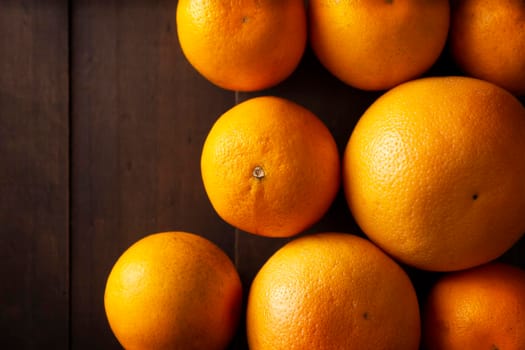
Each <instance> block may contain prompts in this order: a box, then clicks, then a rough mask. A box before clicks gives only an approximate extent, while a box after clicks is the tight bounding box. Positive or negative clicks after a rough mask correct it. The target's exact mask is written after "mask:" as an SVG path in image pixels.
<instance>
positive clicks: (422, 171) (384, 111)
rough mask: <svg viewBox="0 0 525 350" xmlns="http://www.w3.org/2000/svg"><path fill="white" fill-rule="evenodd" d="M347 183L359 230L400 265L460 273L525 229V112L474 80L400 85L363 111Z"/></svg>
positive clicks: (346, 167)
mask: <svg viewBox="0 0 525 350" xmlns="http://www.w3.org/2000/svg"><path fill="white" fill-rule="evenodd" d="M343 177H344V178H343V183H344V188H345V193H346V198H347V201H348V204H349V206H350V209H351V211H352V213H353V215H354V217H355V219H356V221H357V223H358V224H359V226H360V227H361V228H362V230H363V231H364V232H365V233H366V234H367V235H368V237H370V238H371V239H372V240H373V241H374V242H375V243H376V244H378V245H379V246H380V247H382V248H383V249H384V250H386V251H387V252H388V253H389V254H391V255H392V256H393V257H395V258H396V259H399V260H400V261H402V262H404V263H406V264H410V265H412V266H415V267H418V268H421V269H427V270H440V271H448V270H458V269H463V268H468V267H472V266H475V265H479V264H482V263H485V262H488V261H490V260H492V259H495V258H497V257H498V256H500V255H501V254H502V253H504V252H505V251H506V250H507V249H508V248H510V247H511V246H512V245H513V244H514V243H515V242H516V241H517V240H518V239H519V238H520V237H521V236H522V234H523V233H524V232H525V215H524V213H525V181H524V179H525V108H524V107H523V106H522V105H521V103H520V102H519V101H518V100H517V99H516V98H515V97H514V96H513V95H511V94H510V93H509V92H507V91H506V90H504V89H502V88H500V87H498V86H496V85H494V84H491V83H488V82H485V81H482V80H478V79H473V78H467V77H436V78H424V79H419V80H414V81H411V82H407V83H404V84H402V85H399V86H397V87H395V88H393V89H392V90H390V91H389V92H387V93H386V94H384V95H383V96H381V97H380V98H379V99H378V100H376V101H375V102H374V103H373V104H372V105H371V106H370V107H369V108H368V110H366V111H365V113H364V114H363V115H362V117H361V118H360V120H359V121H358V123H357V125H356V127H355V129H354V130H353V132H352V135H351V137H350V140H349V141H348V144H347V147H346V150H345V155H344V159H343Z"/></svg>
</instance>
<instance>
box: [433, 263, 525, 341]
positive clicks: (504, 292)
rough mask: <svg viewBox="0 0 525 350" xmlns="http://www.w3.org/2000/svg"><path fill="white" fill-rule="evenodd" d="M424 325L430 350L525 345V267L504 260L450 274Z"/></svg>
mask: <svg viewBox="0 0 525 350" xmlns="http://www.w3.org/2000/svg"><path fill="white" fill-rule="evenodd" d="M423 324H424V336H423V338H424V343H425V345H426V347H425V349H428V350H464V349H487V350H523V349H525V271H523V270H521V269H519V268H517V267H514V266H510V265H505V264H501V263H498V264H488V265H483V266H480V267H476V268H473V269H471V270H467V271H460V272H457V273H452V274H448V275H445V276H444V277H443V278H442V279H441V280H439V281H438V282H437V283H436V285H435V286H434V287H433V288H432V290H431V292H430V294H429V297H428V299H427V300H426V302H425V316H424V322H423Z"/></svg>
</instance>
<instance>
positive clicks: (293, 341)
mask: <svg viewBox="0 0 525 350" xmlns="http://www.w3.org/2000/svg"><path fill="white" fill-rule="evenodd" d="M246 326H247V337H248V344H249V347H250V349H251V350H264V349H268V350H280V349H283V350H294V349H297V350H302V349H326V350H328V349H334V350H340V349H405V350H410V349H413V350H415V349H418V346H419V340H420V319H419V307H418V301H417V298H416V294H415V291H414V288H413V286H412V283H411V281H410V280H409V278H408V276H407V275H406V273H405V272H404V271H403V270H402V269H401V268H400V267H399V265H397V264H396V263H395V262H394V261H393V260H392V259H390V258H389V257H388V256H387V255H386V254H384V253H383V252H382V251H381V250H380V249H378V248H377V247H376V246H375V245H373V244H372V243H370V241H368V240H365V239H363V238H360V237H357V236H354V235H349V234H344V233H323V234H315V235H306V236H302V237H301V238H298V239H295V240H292V241H291V242H290V243H287V244H286V245H285V246H283V247H282V248H281V249H279V250H278V251H277V252H276V253H275V254H274V255H273V256H271V257H270V259H269V260H268V261H267V262H266V263H265V264H264V266H263V267H262V268H261V269H260V271H259V272H258V273H257V275H256V277H255V279H254V280H253V283H252V286H251V288H250V291H249V296H248V305H247V313H246Z"/></svg>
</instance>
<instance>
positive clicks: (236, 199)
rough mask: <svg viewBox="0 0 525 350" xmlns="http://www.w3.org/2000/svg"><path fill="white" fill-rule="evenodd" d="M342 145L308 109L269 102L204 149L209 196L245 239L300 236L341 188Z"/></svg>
mask: <svg viewBox="0 0 525 350" xmlns="http://www.w3.org/2000/svg"><path fill="white" fill-rule="evenodd" d="M339 171H340V160H339V153H338V150H337V145H336V143H335V140H334V138H333V136H332V134H331V133H330V131H329V130H328V128H327V127H326V126H325V125H324V124H323V122H322V121H321V120H320V119H319V118H317V117H316V116H315V115H314V114H313V113H312V112H310V111H309V110H307V109H306V108H304V107H302V106H300V105H298V104H296V103H294V102H292V101H289V100H286V99H283V98H279V97H273V96H264V97H256V98H252V99H250V100H247V101H244V102H242V103H241V104H238V105H236V106H235V107H233V108H231V109H230V110H228V111H227V112H225V113H224V114H223V115H222V116H220V118H219V119H218V120H217V121H216V122H215V124H214V125H213V127H212V128H211V130H210V132H209V134H208V136H207V138H206V141H205V143H204V146H203V149H202V156H201V173H202V180H203V182H204V188H205V190H206V193H207V194H208V198H209V200H210V202H211V204H212V205H213V207H214V208H215V210H216V212H217V213H218V215H219V216H220V217H222V218H223V219H224V220H225V221H226V222H228V223H230V224H231V225H233V226H235V227H237V228H240V229H242V230H244V231H247V232H250V233H253V234H258V235H262V236H270V237H289V236H292V235H295V234H297V233H299V232H301V231H302V230H304V229H306V228H307V227H309V226H310V225H312V224H314V223H315V222H316V221H317V220H319V219H320V218H321V217H322V216H323V215H324V213H325V212H326V211H327V210H328V208H329V207H330V205H331V203H332V201H333V200H334V198H335V195H336V193H337V191H338V189H339V185H340V174H339Z"/></svg>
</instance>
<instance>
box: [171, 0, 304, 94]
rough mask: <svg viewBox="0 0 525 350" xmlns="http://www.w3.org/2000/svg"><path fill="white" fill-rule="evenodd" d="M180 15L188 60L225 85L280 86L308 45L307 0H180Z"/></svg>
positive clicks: (179, 25) (248, 88)
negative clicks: (305, 1)
mask: <svg viewBox="0 0 525 350" xmlns="http://www.w3.org/2000/svg"><path fill="white" fill-rule="evenodd" d="M176 17H177V33H178V36H179V42H180V46H181V48H182V51H183V53H184V55H185V56H186V58H187V59H188V61H189V62H190V63H191V64H192V65H193V67H194V68H195V69H196V70H197V71H199V72H200V73H201V74H202V75H203V76H204V77H205V78H207V79H208V80H209V81H211V82H212V83H214V84H216V85H218V86H220V87H222V88H225V89H230V90H242V91H253V90H261V89H264V88H268V87H271V86H273V85H276V84H277V83H279V82H281V81H282V80H284V79H286V78H287V77H288V76H289V75H290V74H291V73H292V72H293V71H294V70H295V68H296V67H297V65H298V64H299V61H300V60H301V57H302V55H303V52H304V50H305V46H306V33H307V30H306V9H305V4H304V1H303V0H233V1H222V0H221V1H218V0H180V1H179V3H178V5H177V15H176Z"/></svg>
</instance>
